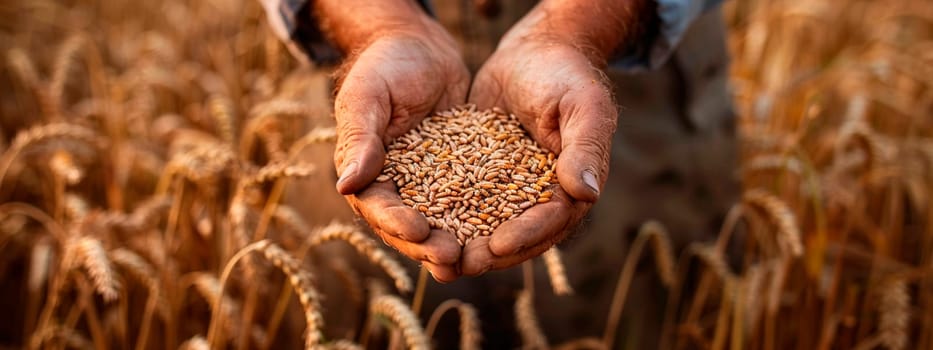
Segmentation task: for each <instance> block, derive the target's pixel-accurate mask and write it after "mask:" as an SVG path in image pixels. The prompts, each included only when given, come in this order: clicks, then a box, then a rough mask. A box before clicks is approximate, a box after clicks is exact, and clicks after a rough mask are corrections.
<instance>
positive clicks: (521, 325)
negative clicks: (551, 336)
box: [515, 290, 549, 349]
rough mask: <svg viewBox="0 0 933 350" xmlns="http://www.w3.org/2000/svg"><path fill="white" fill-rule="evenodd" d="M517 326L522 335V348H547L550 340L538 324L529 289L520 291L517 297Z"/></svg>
mask: <svg viewBox="0 0 933 350" xmlns="http://www.w3.org/2000/svg"><path fill="white" fill-rule="evenodd" d="M515 327H516V328H518V334H519V335H521V337H522V349H547V348H548V347H549V346H548V341H547V337H545V336H544V332H543V331H542V330H541V326H540V325H538V316H537V315H536V314H535V306H534V300H532V295H531V293H530V292H529V291H527V290H522V291H520V292H518V297H517V298H516V299H515Z"/></svg>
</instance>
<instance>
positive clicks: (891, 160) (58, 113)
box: [0, 0, 933, 350]
mask: <svg viewBox="0 0 933 350" xmlns="http://www.w3.org/2000/svg"><path fill="white" fill-rule="evenodd" d="M724 14H725V16H724V17H725V20H726V21H727V25H728V27H729V28H730V31H729V44H730V50H731V52H732V56H733V57H732V66H731V77H732V79H731V84H732V88H733V90H734V96H735V105H736V108H737V111H738V115H739V116H740V124H739V130H738V132H739V139H740V144H741V169H736V171H738V172H740V174H741V178H742V180H743V187H744V194H743V196H742V198H741V200H740V201H739V202H737V203H735V204H734V206H733V208H732V210H731V211H730V212H729V214H728V216H727V217H726V219H725V222H724V223H723V226H722V229H721V231H720V233H719V236H718V237H717V239H716V240H715V241H712V242H698V243H695V244H693V245H691V246H690V247H688V248H687V249H686V250H684V251H683V252H676V251H673V250H672V249H671V247H670V243H669V240H670V239H669V237H668V235H667V233H666V232H665V228H664V226H663V223H659V222H647V223H645V224H644V225H643V226H642V228H641V230H640V232H639V234H638V236H637V238H636V239H635V241H634V242H632V244H631V245H630V247H631V248H630V249H629V250H628V252H626V254H627V257H626V262H625V265H624V266H620V267H619V269H620V275H619V276H618V287H617V289H616V294H615V298H614V300H613V304H612V308H611V309H610V310H609V311H605V310H593V317H596V318H605V319H606V323H607V325H608V326H607V328H606V329H607V331H606V332H605V333H604V334H592V336H591V337H586V338H581V339H578V340H575V341H571V342H567V343H563V344H549V342H548V340H547V338H546V336H545V335H544V334H543V331H542V330H541V329H540V327H539V325H538V320H537V316H536V313H535V310H534V303H533V302H532V300H533V298H534V291H532V290H524V291H522V292H521V293H520V294H519V295H518V296H517V300H516V303H515V308H514V310H511V311H513V312H514V313H515V319H516V323H517V324H516V329H517V330H518V332H519V333H520V334H519V335H517V337H518V339H520V340H521V342H522V344H523V348H528V349H540V348H551V347H553V348H560V349H593V348H595V349H603V348H614V347H616V345H619V343H620V342H619V341H618V340H619V338H622V337H625V336H626V335H625V334H616V332H615V331H614V330H615V329H617V327H616V326H617V325H618V322H619V319H620V317H621V315H623V314H624V313H625V312H626V310H627V309H626V307H625V306H626V305H625V299H626V295H627V292H628V289H629V286H630V285H631V280H632V275H633V274H634V270H635V265H636V264H637V263H638V262H639V261H640V259H644V260H645V261H650V262H651V263H652V264H653V265H654V266H655V267H656V269H655V270H656V273H657V274H658V277H659V280H660V281H661V282H662V283H663V285H664V287H665V288H666V289H667V293H666V300H660V301H658V302H660V303H663V304H664V305H665V308H664V310H665V313H664V315H663V319H664V323H663V326H662V329H661V330H660V334H658V335H657V336H658V339H659V340H660V345H661V347H663V348H675V349H726V348H729V349H766V350H769V349H785V348H798V349H875V348H882V349H933V202H931V199H933V2H929V1H923V0H889V1H867V0H858V1H844V0H818V1H803V0H744V1H736V0H732V1H730V2H727V3H726V4H725V11H724ZM0 18H3V21H0V54H2V55H3V56H2V61H3V64H2V65H0V149H2V155H0V281H2V286H3V287H2V290H0V293H2V295H0V310H2V311H3V313H4V317H2V318H0V347H2V348H30V349H33V348H35V349H39V348H42V349H44V348H54V349H61V348H81V349H83V348H95V349H163V348H164V349H176V348H184V349H207V348H237V349H247V348H250V349H253V348H257V349H270V348H300V347H302V346H304V347H305V348H315V349H316V348H337V349H355V348H386V347H392V348H401V347H406V348H415V349H426V348H431V347H432V343H434V342H435V340H436V339H435V338H434V336H433V334H434V333H435V330H436V328H437V326H438V322H439V319H440V318H441V316H442V315H444V314H445V313H455V314H456V315H457V318H458V321H459V333H460V335H459V338H458V339H459V340H458V341H459V344H460V347H461V348H463V349H479V348H483V346H482V344H483V343H482V341H483V334H482V333H481V331H480V325H481V324H482V322H483V320H482V310H477V309H476V307H474V306H473V305H471V304H470V301H469V300H448V301H447V302H444V303H442V304H441V305H440V306H438V307H437V309H436V310H434V311H433V313H434V314H433V315H432V316H431V317H430V318H427V319H419V317H418V316H417V315H419V311H420V310H419V309H420V307H421V298H422V295H423V291H424V288H425V285H426V284H428V283H427V282H426V278H425V274H424V273H423V271H422V273H420V274H413V273H412V271H410V270H409V269H406V268H405V267H404V266H403V265H404V263H403V262H402V261H401V259H402V258H401V257H399V256H397V255H396V254H395V252H394V251H392V249H391V248H388V247H386V246H384V245H383V244H382V243H381V242H378V241H376V240H374V239H373V238H372V237H373V236H372V235H371V234H370V233H368V231H367V229H366V228H365V227H363V226H361V225H359V224H357V221H355V220H354V219H353V216H352V213H351V212H349V210H348V209H346V208H344V207H343V205H342V199H340V198H339V196H337V195H336V193H335V191H334V190H333V187H332V185H330V184H332V183H333V180H334V179H333V177H334V175H333V165H332V163H331V161H330V159H329V154H330V153H331V152H333V142H334V138H335V133H334V129H333V121H332V118H331V117H330V113H331V112H330V108H331V106H330V102H329V100H328V97H329V95H330V90H331V89H332V86H331V84H330V79H329V73H330V72H329V71H328V69H325V68H313V67H311V68H309V67H300V66H299V65H298V64H297V63H296V62H295V61H294V60H293V59H292V58H291V57H290V55H289V53H288V51H287V50H286V48H285V47H284V46H283V45H282V43H281V42H279V41H278V40H277V39H276V38H275V37H274V36H273V35H272V33H271V32H270V30H269V29H268V28H267V26H266V23H265V19H264V17H263V16H262V11H261V9H260V7H259V5H258V3H257V2H256V1H241V2H233V1H226V0H203V1H180V0H153V1H141V2H134V1H127V0H106V1H98V2H81V1H69V0H62V1H52V0H7V1H4V2H2V3H0ZM309 152H310V153H311V154H313V155H314V156H311V157H309V156H307V155H308V154H309ZM308 179H312V180H316V181H318V182H321V183H324V184H325V185H323V186H321V187H320V188H318V190H319V193H314V194H313V195H314V196H316V197H317V198H318V200H319V203H317V204H318V205H317V206H315V207H314V208H312V209H313V210H312V211H311V212H310V213H308V210H307V209H308V208H297V207H294V206H291V205H289V203H292V201H289V200H285V199H286V198H287V197H288V196H289V191H288V188H289V185H290V183H293V182H296V181H307V180H308ZM335 204H336V205H335ZM338 241H339V242H338ZM324 245H327V247H328V248H327V249H322V248H321V246H324ZM736 245H738V250H739V251H741V252H742V254H741V258H740V259H739V260H740V261H739V262H738V264H736V263H732V262H731V261H730V257H729V256H727V255H728V254H727V253H728V252H731V251H733V250H734V249H733V248H735V246H736ZM334 251H342V252H349V253H352V255H353V256H357V257H359V259H355V258H354V259H343V258H339V257H337V255H335V254H333V253H332V252H334ZM643 255H645V256H651V257H650V258H649V257H643ZM542 260H543V261H544V263H545V264H546V266H547V268H548V271H549V274H550V278H551V282H552V284H553V287H554V292H555V293H557V294H564V293H572V290H573V286H570V285H568V282H567V278H566V275H565V274H566V270H565V268H564V266H562V264H561V262H560V252H559V251H557V250H552V251H549V252H548V253H546V254H545V255H544V256H543V257H542ZM338 296H340V297H339V298H338Z"/></svg>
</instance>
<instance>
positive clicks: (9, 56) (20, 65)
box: [6, 47, 39, 89]
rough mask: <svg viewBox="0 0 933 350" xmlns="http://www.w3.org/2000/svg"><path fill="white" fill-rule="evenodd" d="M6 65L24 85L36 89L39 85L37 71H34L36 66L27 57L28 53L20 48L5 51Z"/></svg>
mask: <svg viewBox="0 0 933 350" xmlns="http://www.w3.org/2000/svg"><path fill="white" fill-rule="evenodd" d="M6 60H7V65H8V66H9V67H10V71H12V72H13V73H15V74H16V77H17V78H19V79H20V80H22V81H23V83H24V84H26V86H28V87H30V88H33V89H36V88H38V86H39V73H36V66H35V65H34V64H33V63H32V59H31V58H29V54H27V53H26V51H25V50H23V49H21V48H18V47H16V48H12V49H10V50H9V51H7V53H6Z"/></svg>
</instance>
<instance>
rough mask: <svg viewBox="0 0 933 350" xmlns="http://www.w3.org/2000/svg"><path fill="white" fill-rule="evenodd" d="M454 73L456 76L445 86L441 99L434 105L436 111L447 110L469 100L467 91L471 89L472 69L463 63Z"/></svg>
mask: <svg viewBox="0 0 933 350" xmlns="http://www.w3.org/2000/svg"><path fill="white" fill-rule="evenodd" d="M452 74H454V77H453V78H452V80H451V82H450V83H449V84H447V86H446V87H445V88H444V89H445V90H444V94H443V95H441V99H440V100H439V101H438V102H437V104H436V105H435V106H434V111H435V112H441V111H446V110H448V109H451V108H453V107H456V106H459V105H462V104H464V103H465V102H466V101H467V93H468V92H469V89H470V71H469V70H467V69H466V66H464V65H462V64H461V65H460V66H459V67H458V68H456V72H455V73H452Z"/></svg>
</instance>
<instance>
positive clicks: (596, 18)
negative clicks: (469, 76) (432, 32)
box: [500, 0, 655, 67]
mask: <svg viewBox="0 0 933 350" xmlns="http://www.w3.org/2000/svg"><path fill="white" fill-rule="evenodd" d="M653 6H654V1H653V0H595V1H590V2H579V1H557V0H544V1H541V2H540V3H539V4H538V5H537V6H536V7H535V8H534V9H533V10H532V11H531V12H529V13H528V15H526V16H525V17H524V18H522V20H521V21H519V23H517V24H516V25H515V27H513V29H512V30H510V31H509V33H507V34H506V36H505V37H503V38H502V43H503V44H502V45H500V46H508V45H511V44H517V43H521V42H527V41H537V42H545V43H550V44H559V45H567V46H572V47H574V48H576V49H577V50H578V51H580V52H581V53H582V54H583V55H585V56H586V57H587V58H588V59H589V60H590V62H592V63H593V64H595V65H597V66H600V67H601V66H604V65H605V64H606V61H607V60H608V59H609V58H611V57H612V56H613V55H614V54H615V53H616V52H617V51H620V50H624V49H626V48H627V47H630V46H632V45H634V44H635V43H636V42H637V41H638V40H640V37H641V35H642V34H643V32H644V28H645V27H647V26H649V25H650V23H651V21H653V20H654V18H655V15H654V7H653Z"/></svg>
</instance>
